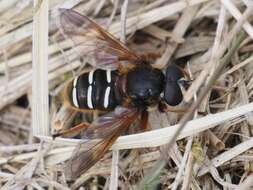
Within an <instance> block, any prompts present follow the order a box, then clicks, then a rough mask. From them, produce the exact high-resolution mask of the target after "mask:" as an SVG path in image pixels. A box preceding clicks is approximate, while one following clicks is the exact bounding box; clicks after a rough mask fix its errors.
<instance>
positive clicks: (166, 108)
mask: <svg viewBox="0 0 253 190" xmlns="http://www.w3.org/2000/svg"><path fill="white" fill-rule="evenodd" d="M158 109H159V111H160V112H163V113H165V112H176V113H185V112H187V111H188V108H174V107H171V106H168V105H167V104H166V103H164V102H160V103H159V106H158Z"/></svg>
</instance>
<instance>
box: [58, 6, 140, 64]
mask: <svg viewBox="0 0 253 190" xmlns="http://www.w3.org/2000/svg"><path fill="white" fill-rule="evenodd" d="M59 11H60V24H61V28H62V29H63V33H64V34H65V35H66V36H67V37H68V38H70V39H72V41H73V42H74V43H75V45H76V46H77V47H78V48H77V49H78V51H79V52H80V53H81V55H84V56H92V57H93V58H95V60H96V62H97V65H98V67H106V68H117V67H118V64H119V61H121V60H128V61H131V62H136V61H137V60H139V59H140V57H139V56H138V55H137V54H135V53H134V52H133V51H131V50H130V49H128V48H127V47H126V46H125V45H124V44H123V43H122V42H120V41H119V40H118V39H116V38H115V37H114V36H113V35H112V34H110V33H109V32H107V31H105V30H104V29H103V28H102V27H101V26H99V25H98V24H97V23H95V22H93V21H92V20H90V19H89V18H88V17H86V16H84V15H81V14H79V13H78V12H76V11H73V10H71V9H59Z"/></svg>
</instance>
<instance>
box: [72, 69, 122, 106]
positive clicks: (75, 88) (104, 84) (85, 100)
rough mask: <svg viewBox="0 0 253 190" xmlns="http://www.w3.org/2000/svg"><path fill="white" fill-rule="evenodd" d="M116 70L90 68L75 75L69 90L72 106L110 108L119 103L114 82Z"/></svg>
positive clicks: (116, 75) (116, 76)
mask: <svg viewBox="0 0 253 190" xmlns="http://www.w3.org/2000/svg"><path fill="white" fill-rule="evenodd" d="M117 78H118V74H117V72H116V71H110V70H102V69H97V70H92V71H90V72H88V73H84V74H82V75H80V76H78V77H76V78H75V79H74V80H73V82H72V90H70V94H69V97H70V101H71V104H72V106H74V107H76V108H79V109H90V110H94V109H98V110H112V109H114V108H115V107H116V106H117V105H119V103H120V98H119V97H118V95H117V89H116V87H115V82H116V80H117Z"/></svg>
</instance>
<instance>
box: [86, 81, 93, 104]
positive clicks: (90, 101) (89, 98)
mask: <svg viewBox="0 0 253 190" xmlns="http://www.w3.org/2000/svg"><path fill="white" fill-rule="evenodd" d="M91 95H92V86H91V85H90V86H89V87H88V94H87V105H88V107H89V108H90V109H92V108H93V105H92V97H91Z"/></svg>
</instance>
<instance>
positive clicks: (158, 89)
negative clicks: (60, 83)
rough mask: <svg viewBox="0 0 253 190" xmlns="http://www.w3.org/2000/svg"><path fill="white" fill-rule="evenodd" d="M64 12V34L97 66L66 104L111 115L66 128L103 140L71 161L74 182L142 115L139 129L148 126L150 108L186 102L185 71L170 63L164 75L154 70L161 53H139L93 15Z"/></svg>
mask: <svg viewBox="0 0 253 190" xmlns="http://www.w3.org/2000/svg"><path fill="white" fill-rule="evenodd" d="M59 11H60V23H61V28H62V30H63V33H64V35H66V36H67V37H68V38H70V39H72V41H73V42H74V43H75V45H76V46H78V47H80V51H81V52H82V51H83V52H82V53H83V54H84V55H87V54H89V55H92V56H93V57H94V58H95V60H96V63H97V66H98V68H96V69H94V70H92V71H90V72H88V73H83V74H81V75H79V76H76V77H74V78H73V79H72V80H71V81H70V82H68V83H67V84H66V85H65V89H64V98H65V102H66V103H67V104H68V106H69V107H70V108H72V109H74V110H77V111H87V110H91V111H92V110H101V111H107V112H109V113H107V114H105V115H103V116H101V117H99V118H98V119H96V120H95V121H94V122H93V123H91V124H86V123H81V124H79V125H78V126H76V127H73V128H71V129H69V130H67V131H68V132H69V131H73V130H75V129H81V128H86V131H85V135H86V137H87V138H89V139H100V140H99V141H98V143H97V144H95V145H93V146H92V147H89V148H88V149H86V150H83V151H82V150H78V152H77V153H75V154H73V157H72V158H71V159H70V160H69V161H68V163H67V166H66V175H67V176H69V177H70V178H75V177H78V176H80V175H81V174H82V173H84V172H85V171H87V170H88V169H89V168H90V167H92V166H93V165H94V164H95V163H96V162H97V161H99V160H100V159H101V158H102V157H103V155H104V154H105V153H106V152H107V151H108V150H109V148H110V147H111V146H112V144H113V143H114V142H115V141H116V139H117V138H118V137H119V136H120V135H121V134H122V133H123V132H124V131H126V130H127V129H128V128H129V126H130V125H131V124H132V123H133V122H134V121H135V120H136V119H137V118H138V117H139V116H140V117H141V119H140V125H141V126H142V127H145V126H146V125H147V120H148V112H147V109H148V108H149V107H152V106H157V105H159V107H160V108H162V107H164V106H162V105H165V104H168V105H171V106H176V105H178V104H179V103H180V102H181V101H182V99H183V95H182V92H181V88H180V82H182V78H184V76H185V73H184V71H183V70H182V69H180V68H179V67H177V66H175V65H171V66H169V67H168V68H167V69H166V73H165V74H164V73H163V72H162V70H160V69H157V68H153V67H152V66H151V62H152V60H154V59H156V58H158V55H157V54H154V53H147V54H137V53H135V52H134V51H132V50H130V49H129V48H128V47H126V46H125V44H123V43H122V42H120V41H119V40H118V39H116V38H115V37H114V36H113V35H112V34H110V33H109V32H107V31H105V30H104V29H103V28H102V27H101V26H100V25H98V24H97V23H95V22H93V21H92V20H91V19H89V18H88V17H86V16H83V15H81V14H79V13H78V12H75V11H73V10H71V9H60V10H59ZM123 67H124V68H126V69H122V68H123ZM101 68H102V69H101ZM67 131H65V132H67ZM65 132H64V131H63V132H62V133H59V134H57V135H55V137H56V136H59V135H63V134H65Z"/></svg>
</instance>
